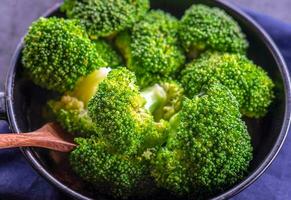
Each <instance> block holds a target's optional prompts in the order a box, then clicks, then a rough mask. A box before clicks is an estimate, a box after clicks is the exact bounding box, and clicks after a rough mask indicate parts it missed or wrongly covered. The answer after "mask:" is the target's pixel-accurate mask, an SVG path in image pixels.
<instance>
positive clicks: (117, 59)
mask: <svg viewBox="0 0 291 200" xmlns="http://www.w3.org/2000/svg"><path fill="white" fill-rule="evenodd" d="M93 44H94V45H95V48H96V51H97V52H98V53H99V55H100V56H101V57H102V59H103V60H104V61H105V62H106V63H107V67H110V68H115V67H118V66H120V65H122V59H121V56H120V55H119V54H118V53H117V52H116V51H115V50H114V49H113V47H112V46H111V45H110V44H109V43H108V42H106V41H104V40H101V39H99V40H94V41H93ZM104 67H105V66H104Z"/></svg>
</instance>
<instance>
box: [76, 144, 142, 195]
mask: <svg viewBox="0 0 291 200" xmlns="http://www.w3.org/2000/svg"><path fill="white" fill-rule="evenodd" d="M76 143H77V144H78V146H77V148H76V149H75V150H74V151H72V152H71V154H70V163H71V165H72V168H73V170H74V171H75V172H77V173H78V174H79V175H80V176H81V177H82V178H83V179H84V180H86V181H88V182H90V183H93V184H95V185H99V186H100V185H102V186H105V187H106V188H107V189H106V192H108V190H109V191H110V192H112V193H113V195H114V196H116V197H122V198H126V197H127V196H129V195H131V194H132V193H133V192H134V189H135V188H137V185H138V183H139V182H141V181H143V180H144V179H145V177H146V176H147V175H148V172H147V171H148V170H147V168H146V166H147V165H146V164H145V163H144V161H143V159H142V157H139V156H136V157H130V156H127V155H123V154H118V153H117V152H115V150H114V149H111V148H110V144H107V143H106V142H104V141H103V140H102V139H98V138H89V139H84V138H77V139H76Z"/></svg>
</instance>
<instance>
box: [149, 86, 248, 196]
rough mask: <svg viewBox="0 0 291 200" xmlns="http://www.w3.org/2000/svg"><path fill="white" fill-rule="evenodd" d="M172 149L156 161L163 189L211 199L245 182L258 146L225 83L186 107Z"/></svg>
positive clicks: (163, 151)
mask: <svg viewBox="0 0 291 200" xmlns="http://www.w3.org/2000/svg"><path fill="white" fill-rule="evenodd" d="M170 123H171V126H172V128H171V129H170V133H169V139H168V142H167V145H166V146H165V147H164V148H162V149H161V150H160V151H159V152H158V153H157V156H156V159H154V161H153V166H154V169H153V171H152V175H153V176H154V177H155V180H156V182H157V184H158V185H160V186H161V187H164V188H166V189H170V190H172V191H175V192H177V193H178V194H194V195H198V196H201V195H209V194H212V193H213V192H217V191H220V190H222V189H223V188H225V187H228V186H230V185H232V184H234V183H235V182H237V181H238V180H240V179H241V178H242V177H243V176H244V174H245V172H246V170H247V168H248V165H249V162H250V160H251V159H252V146H251V143H250V136H249V135H248V132H247V127H246V125H245V123H244V122H243V121H242V120H241V114H240V112H239V107H238V102H237V101H236V99H235V97H234V96H233V95H232V94H231V92H230V91H229V90H228V89H227V88H226V87H224V86H222V85H220V84H213V85H211V86H209V87H207V88H206V87H205V88H203V89H202V91H201V92H200V93H199V94H198V95H197V96H195V97H194V98H193V99H186V100H185V101H184V102H183V105H182V108H181V111H180V112H179V113H178V114H177V115H175V116H174V117H173V118H172V119H171V121H170Z"/></svg>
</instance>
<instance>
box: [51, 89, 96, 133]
mask: <svg viewBox="0 0 291 200" xmlns="http://www.w3.org/2000/svg"><path fill="white" fill-rule="evenodd" d="M48 105H49V108H50V109H51V111H52V113H53V116H54V118H55V120H56V121H57V122H58V123H59V124H60V125H61V127H62V128H64V129H65V130H66V131H67V132H69V133H70V134H72V135H73V136H83V137H89V136H91V135H98V133H99V132H100V131H99V130H98V128H97V126H96V125H95V123H93V122H92V120H91V118H90V117H89V116H88V111H87V108H86V107H85V106H84V102H82V101H80V100H78V99H77V98H75V97H72V96H69V95H64V96H62V97H61V99H60V100H59V101H56V100H51V101H49V102H48Z"/></svg>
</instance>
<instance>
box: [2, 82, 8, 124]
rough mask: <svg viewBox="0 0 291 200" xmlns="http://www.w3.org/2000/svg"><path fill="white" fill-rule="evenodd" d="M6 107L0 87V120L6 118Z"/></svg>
mask: <svg viewBox="0 0 291 200" xmlns="http://www.w3.org/2000/svg"><path fill="white" fill-rule="evenodd" d="M6 119H7V116H6V108H5V93H4V92H3V91H1V87H0V120H6Z"/></svg>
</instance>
